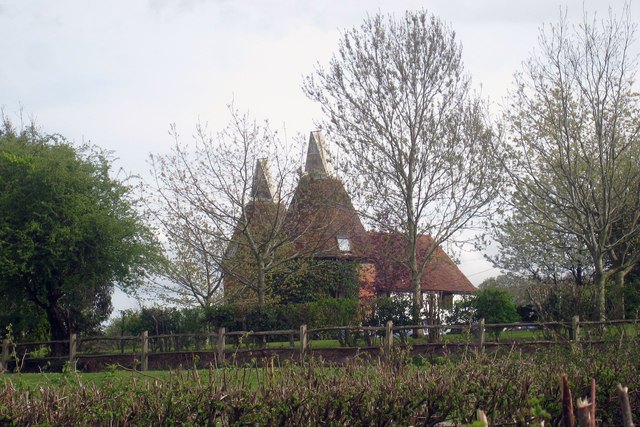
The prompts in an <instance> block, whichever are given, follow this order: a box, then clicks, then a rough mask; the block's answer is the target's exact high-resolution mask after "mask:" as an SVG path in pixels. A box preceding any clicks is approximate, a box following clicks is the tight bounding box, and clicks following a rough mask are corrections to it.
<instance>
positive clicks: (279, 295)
mask: <svg viewBox="0 0 640 427" xmlns="http://www.w3.org/2000/svg"><path fill="white" fill-rule="evenodd" d="M267 282H268V286H269V288H270V289H271V292H272V293H273V298H274V299H275V300H276V301H278V302H279V303H281V304H290V303H301V302H313V301H317V300H319V299H323V298H327V297H337V296H339V295H340V296H344V297H347V298H351V297H355V296H357V295H358V290H359V289H360V278H359V275H358V264H357V263H355V262H352V261H344V260H331V259H313V258H309V259H294V260H290V261H288V262H286V263H284V264H283V265H282V266H280V267H279V268H278V269H275V270H274V271H272V272H271V273H270V274H269V276H268V278H267Z"/></svg>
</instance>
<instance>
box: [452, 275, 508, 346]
mask: <svg viewBox="0 0 640 427" xmlns="http://www.w3.org/2000/svg"><path fill="white" fill-rule="evenodd" d="M479 319H484V320H485V322H486V323H512V322H517V321H519V320H521V319H520V316H519V315H518V312H517V311H516V308H515V306H514V305H513V297H512V296H511V294H509V292H507V291H505V290H504V289H500V288H492V287H487V288H484V289H481V290H479V291H478V292H477V293H476V294H475V295H473V296H472V297H469V298H465V299H463V300H462V301H459V302H457V303H456V304H455V306H454V310H453V313H452V314H451V315H450V317H449V321H450V322H453V323H461V322H465V323H466V322H470V321H472V320H479ZM492 332H493V333H494V334H495V337H496V339H498V336H499V335H500V332H501V330H500V329H497V328H493V329H492Z"/></svg>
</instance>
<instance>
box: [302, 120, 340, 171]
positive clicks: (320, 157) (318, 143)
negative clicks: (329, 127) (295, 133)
mask: <svg viewBox="0 0 640 427" xmlns="http://www.w3.org/2000/svg"><path fill="white" fill-rule="evenodd" d="M304 170H305V172H306V173H308V174H310V175H311V176H313V177H314V178H324V177H329V176H333V165H332V164H331V157H330V156H329V150H328V149H327V143H326V141H325V139H324V136H323V135H322V132H321V131H315V132H311V134H310V135H309V148H308V149H307V161H306V163H305V166H304Z"/></svg>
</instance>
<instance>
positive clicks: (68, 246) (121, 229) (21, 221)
mask: <svg viewBox="0 0 640 427" xmlns="http://www.w3.org/2000/svg"><path fill="white" fill-rule="evenodd" d="M110 167H111V157H110V155H109V154H108V153H105V152H103V151H101V150H100V149H98V148H97V147H93V146H84V147H74V146H72V145H71V144H69V143H68V142H66V141H65V139H64V138H63V137H61V136H59V135H45V134H41V133H40V132H39V131H38V130H37V129H36V128H35V127H34V126H31V127H29V128H27V129H24V130H22V131H21V132H17V131H16V130H14V129H13V127H12V126H11V124H10V123H9V122H8V121H6V119H5V122H4V124H3V126H2V128H0V212H1V214H0V301H7V300H11V301H16V302H18V301H22V302H23V303H24V306H22V305H21V306H14V307H13V310H14V311H13V314H12V316H14V318H15V317H16V316H17V317H20V316H21V315H32V314H33V315H35V316H34V319H43V315H46V319H47V322H48V325H47V326H48V332H49V333H50V334H51V338H53V339H55V340H63V339H67V338H68V336H69V333H70V332H71V331H74V332H84V331H92V330H94V329H95V328H97V327H98V325H99V324H100V323H101V322H102V321H103V320H104V319H105V318H106V317H107V315H108V314H109V312H110V311H111V292H112V290H113V288H114V286H118V287H120V288H121V289H123V290H125V291H129V292H130V291H133V290H134V289H136V288H137V287H138V286H139V285H140V284H141V283H143V281H144V280H145V278H146V274H147V271H148V270H149V268H150V267H152V266H153V265H154V263H155V262H156V261H157V259H158V258H157V252H158V251H157V243H156V240H155V237H154V235H153V233H152V231H151V230H150V229H149V228H148V227H147V226H146V225H145V223H144V221H143V216H142V215H141V214H140V213H139V211H138V210H137V207H138V205H137V202H136V200H135V199H134V198H133V188H131V187H130V186H128V185H127V184H126V183H125V182H123V181H120V180H117V179H114V178H112V177H111V176H110ZM9 309H12V307H11V306H9ZM16 324H19V325H20V324H22V322H21V321H19V322H16ZM44 325H45V324H44V323H42V322H40V323H39V325H37V326H35V327H33V330H35V331H38V330H41V328H42V327H44ZM36 333H37V334H38V332H36Z"/></svg>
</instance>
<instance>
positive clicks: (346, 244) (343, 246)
mask: <svg viewBox="0 0 640 427" xmlns="http://www.w3.org/2000/svg"><path fill="white" fill-rule="evenodd" d="M337 240H338V249H340V250H341V251H342V252H350V251H351V242H350V241H349V239H348V238H346V237H338V238H337Z"/></svg>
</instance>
